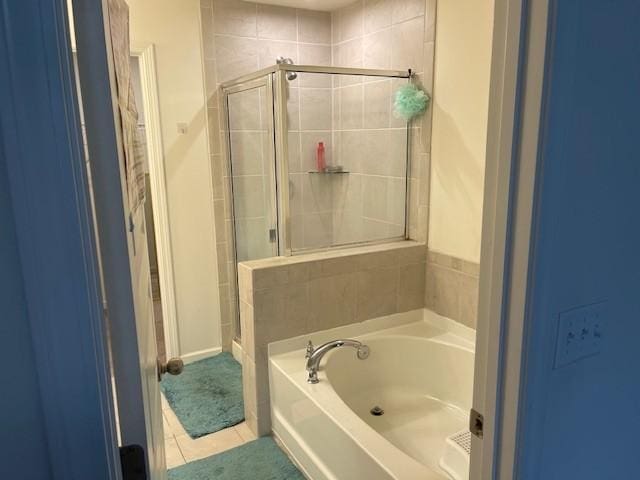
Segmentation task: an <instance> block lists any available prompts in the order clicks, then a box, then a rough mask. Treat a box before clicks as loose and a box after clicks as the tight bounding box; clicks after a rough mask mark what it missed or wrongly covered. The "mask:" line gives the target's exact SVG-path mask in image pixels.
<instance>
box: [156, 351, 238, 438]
mask: <svg viewBox="0 0 640 480" xmlns="http://www.w3.org/2000/svg"><path fill="white" fill-rule="evenodd" d="M160 386H161V388H162V391H163V392H164V395H165V397H166V398H167V401H168V402H169V405H171V408H172V409H173V411H174V412H175V414H176V416H177V417H178V419H179V420H180V423H182V426H183V427H184V429H185V430H186V432H187V433H188V434H189V436H190V437H191V438H198V437H202V436H203V435H208V434H209V433H213V432H217V431H218V430H222V429H224V428H227V427H231V426H233V425H237V424H238V423H240V422H242V421H243V420H244V404H243V401H242V367H241V366H240V364H239V363H238V362H236V361H235V359H234V358H233V356H232V355H231V354H230V353H228V352H223V353H220V354H218V355H216V356H215V357H211V358H205V359H204V360H199V361H197V362H193V363H190V364H189V365H186V366H185V367H184V371H183V372H182V374H180V375H177V376H175V377H173V376H171V375H165V376H164V378H163V379H162V383H161V384H160Z"/></svg>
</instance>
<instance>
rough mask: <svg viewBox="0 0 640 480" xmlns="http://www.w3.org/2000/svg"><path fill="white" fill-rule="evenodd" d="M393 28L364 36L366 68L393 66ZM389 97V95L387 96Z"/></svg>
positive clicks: (364, 65)
mask: <svg viewBox="0 0 640 480" xmlns="http://www.w3.org/2000/svg"><path fill="white" fill-rule="evenodd" d="M391 33H392V30H391V28H387V29H385V30H380V31H377V32H374V33H370V34H368V35H365V36H364V39H363V45H362V46H363V56H362V59H363V64H362V66H363V67H364V68H379V69H388V68H391V53H392V50H391V48H389V46H390V45H391V38H392V37H391ZM387 98H388V97H387Z"/></svg>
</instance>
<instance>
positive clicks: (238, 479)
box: [169, 437, 304, 480]
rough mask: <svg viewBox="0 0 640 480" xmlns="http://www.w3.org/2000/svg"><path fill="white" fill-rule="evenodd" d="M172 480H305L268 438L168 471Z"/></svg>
mask: <svg viewBox="0 0 640 480" xmlns="http://www.w3.org/2000/svg"><path fill="white" fill-rule="evenodd" d="M169 480H304V476H303V475H302V474H301V473H300V472H299V471H298V469H297V468H296V466H295V465H294V464H293V463H291V461H290V460H289V459H288V458H287V456H286V455H285V454H284V453H283V452H282V450H280V448H278V446H277V445H276V442H274V441H273V439H271V438H269V437H263V438H259V439H258V440H254V441H253V442H249V443H245V444H244V445H241V446H239V447H236V448H233V449H231V450H227V451H226V452H222V453H219V454H217V455H213V456H212V457H208V458H205V459H203V460H197V461H195V462H191V463H187V464H186V465H182V466H180V467H176V468H173V469H171V470H169Z"/></svg>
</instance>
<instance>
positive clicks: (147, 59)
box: [131, 43, 180, 358]
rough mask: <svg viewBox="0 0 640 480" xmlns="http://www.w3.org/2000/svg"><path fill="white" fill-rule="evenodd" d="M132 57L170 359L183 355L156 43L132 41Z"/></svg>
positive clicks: (167, 350) (165, 332) (161, 301)
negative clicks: (135, 62)
mask: <svg viewBox="0 0 640 480" xmlns="http://www.w3.org/2000/svg"><path fill="white" fill-rule="evenodd" d="M131 56H133V57H136V58H137V59H138V64H139V66H140V86H141V90H142V102H143V104H144V115H145V136H146V141H147V159H148V161H149V180H150V181H151V201H152V204H153V223H154V234H155V238H156V250H157V256H158V276H159V277H160V303H161V305H162V324H163V327H164V338H165V348H166V353H167V358H171V357H178V356H180V337H179V332H178V318H177V310H176V290H175V277H174V274H173V256H172V250H171V230H170V228H171V227H170V223H169V206H168V201H167V180H166V176H165V168H164V147H163V143H162V123H161V120H160V101H159V99H158V82H157V76H156V58H155V48H154V45H153V44H152V43H149V44H146V45H139V44H134V43H132V45H131Z"/></svg>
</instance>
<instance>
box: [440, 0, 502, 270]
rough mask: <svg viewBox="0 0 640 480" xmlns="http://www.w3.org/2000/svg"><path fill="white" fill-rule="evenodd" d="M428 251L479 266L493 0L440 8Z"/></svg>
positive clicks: (455, 1) (454, 0) (452, 0)
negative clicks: (476, 263)
mask: <svg viewBox="0 0 640 480" xmlns="http://www.w3.org/2000/svg"><path fill="white" fill-rule="evenodd" d="M436 22H437V24H436V42H435V48H436V56H435V73H434V97H433V98H434V102H433V132H432V146H431V161H432V167H431V168H432V169H431V208H430V216H429V248H430V249H431V250H435V251H438V252H441V253H445V254H448V255H452V256H455V257H459V258H463V259H465V260H469V261H473V262H479V261H480V238H481V230H482V203H483V192H484V165H485V149H486V136H487V111H488V104H489V73H490V68H491V37H492V31H493V0H445V1H440V2H438V13H437V21H436Z"/></svg>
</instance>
